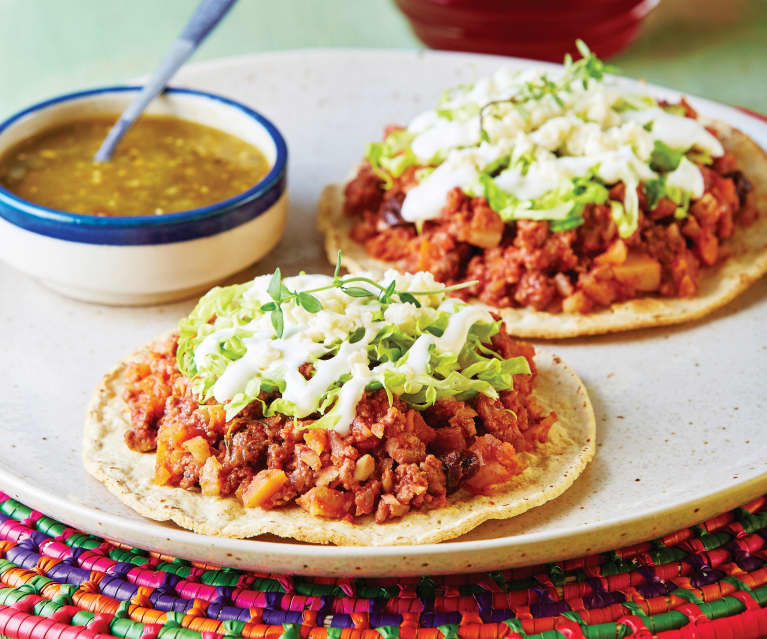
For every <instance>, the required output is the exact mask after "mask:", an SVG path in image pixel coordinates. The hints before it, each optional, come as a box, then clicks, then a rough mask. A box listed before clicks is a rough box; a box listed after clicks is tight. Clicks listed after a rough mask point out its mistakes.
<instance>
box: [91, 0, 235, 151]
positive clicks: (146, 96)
mask: <svg viewBox="0 0 767 639" xmlns="http://www.w3.org/2000/svg"><path fill="white" fill-rule="evenodd" d="M236 1H237V0H201V2H200V4H199V5H197V9H195V12H194V14H193V15H192V17H191V18H190V19H189V22H188V23H187V25H186V27H184V30H183V31H182V32H181V35H179V37H178V38H176V41H175V42H174V43H173V46H172V47H171V48H170V51H168V53H167V55H166V56H165V58H164V59H163V61H162V62H161V63H160V65H159V66H158V67H157V69H156V70H155V72H154V74H152V77H151V78H149V81H148V82H147V83H146V84H145V85H144V87H143V88H142V89H141V91H140V92H139V94H138V95H137V96H136V97H135V99H134V100H133V102H131V103H130V104H129V105H128V108H127V109H125V111H123V113H122V115H121V116H120V119H119V120H118V121H117V122H115V124H114V126H113V127H112V128H111V129H110V130H109V133H108V134H107V137H106V138H105V139H104V142H102V144H101V147H100V148H99V150H98V151H97V152H96V155H95V156H94V158H93V159H94V161H95V162H107V161H108V160H109V159H110V158H111V157H112V153H114V150H115V147H116V146H117V145H118V144H119V143H120V140H122V138H123V136H124V135H125V134H126V133H127V132H128V129H129V128H130V127H131V126H132V125H133V123H134V122H135V121H136V119H137V118H138V116H139V115H141V113H142V112H143V110H144V109H145V108H146V106H147V105H148V104H149V103H150V102H151V101H152V100H154V99H155V98H156V97H157V96H158V95H159V94H160V93H162V91H163V90H164V89H165V85H166V84H167V83H168V81H169V80H170V79H171V77H173V74H174V73H176V71H178V69H179V68H180V67H181V65H182V64H184V62H186V61H187V60H188V59H189V56H191V55H192V54H193V53H194V52H195V51H196V50H197V47H199V46H200V44H202V41H203V40H205V38H206V37H207V36H208V34H209V33H210V32H211V31H212V30H213V29H214V27H215V26H216V25H217V24H218V23H219V22H220V21H221V18H223V17H224V16H225V15H226V13H227V11H229V9H231V7H232V5H233V4H234V3H235V2H236Z"/></svg>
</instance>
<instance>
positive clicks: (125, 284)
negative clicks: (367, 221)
mask: <svg viewBox="0 0 767 639" xmlns="http://www.w3.org/2000/svg"><path fill="white" fill-rule="evenodd" d="M139 89H140V87H129V86H121V87H109V88H102V89H94V90H91V91H82V92H79V93H71V94H68V95H63V96H60V97H57V98H54V99H51V100H47V101H45V102H41V103H39V104H36V105H34V106H31V107H29V108H28V109H25V110H24V111H21V112H20V113H17V114H16V115H14V116H12V117H11V118H9V119H8V120H6V121H5V122H3V123H2V124H0V154H2V153H3V152H4V151H6V150H7V149H8V148H9V147H11V146H13V145H14V144H16V143H17V142H19V141H21V140H22V139H24V138H26V137H29V136H30V135H33V134H35V133H37V132H39V131H41V130H43V129H47V128H49V127H52V126H55V125H57V124H61V123H64V122H67V121H71V120H75V119H79V118H88V117H97V116H104V115H117V114H119V113H120V112H122V111H123V109H124V108H125V107H126V106H127V105H128V103H129V102H130V101H131V100H132V98H133V97H134V96H135V95H136V92H137V91H138V90H139ZM147 113H150V114H155V115H173V116H176V117H179V118H182V119H186V120H191V121H194V122H198V123H200V124H205V125H208V126H211V127H214V128H217V129H220V130H222V131H225V132H226V133H230V134H232V135H235V136H237V137H239V138H241V139H242V140H244V141H246V142H249V143H251V144H254V145H255V146H257V147H258V148H259V149H260V150H261V151H262V152H263V153H264V155H265V156H266V158H267V160H269V163H270V165H271V170H270V171H269V173H268V174H267V175H266V177H264V178H263V179H262V180H261V181H260V182H258V183H257V184H255V185H253V187H252V188H250V189H248V190H247V191H245V192H244V193H241V194H239V195H237V196H235V197H233V198H230V199H228V200H224V201H222V202H219V203H217V204H212V205H210V206H206V207H203V208H199V209H194V210H190V211H182V212H180V213H171V214H166V215H145V216H135V217H98V216H93V215H77V214H74V213H68V212H66V211H59V210H54V209H50V208H46V207H43V206H40V205H37V204H34V203H32V202H29V201H26V200H23V199H21V198H19V197H18V196H16V195H14V194H13V193H11V192H10V191H8V190H6V189H4V188H2V187H0V257H2V259H4V260H5V261H6V262H8V263H9V264H10V265H11V266H14V267H16V268H17V269H18V270H20V271H24V272H25V273H27V274H29V275H31V276H32V277H34V278H36V279H38V280H40V281H41V282H42V283H44V284H46V285H47V286H49V287H51V288H53V289H55V290H57V291H59V292H61V293H63V294H65V295H68V296H70V297H74V298H78V299H81V300H86V301H90V302H101V303H106V304H120V305H133V304H152V303H158V302H166V301H170V300H173V299H180V298H183V297H187V296H191V295H193V294H195V293H198V292H200V291H202V290H204V289H207V288H209V287H210V286H211V285H213V284H214V283H215V282H217V281H219V280H221V279H223V278H225V277H227V276H229V275H232V274H233V273H236V272H237V271H240V270H242V269H244V268H245V267H247V266H249V265H250V264H252V263H254V262H255V261H257V260H258V259H259V258H261V257H262V256H263V255H265V254H266V253H267V252H268V251H270V250H271V249H272V248H273V247H274V246H275V245H276V244H277V242H278V241H279V240H280V238H281V236H282V233H283V230H284V226H285V219H286V212H287V194H286V179H285V176H286V168H287V157H288V152H287V146H286V144H285V140H284V138H283V137H282V135H281V134H280V132H279V131H278V130H277V128H276V127H275V126H274V125H273V124H272V123H271V122H270V121H269V120H267V119H266V118H265V117H264V116H262V115H260V114H259V113H257V112H256V111H254V110H252V109H251V108H249V107H247V106H245V105H244V104H240V103H238V102H235V101H234V100H230V99H228V98H225V97H222V96H219V95H214V94H212V93H205V92H203V91H195V90H191V89H180V88H171V89H168V90H167V91H166V92H165V93H164V94H163V95H162V96H161V97H159V98H157V99H156V100H154V101H153V102H152V104H151V105H150V106H149V108H148V109H147Z"/></svg>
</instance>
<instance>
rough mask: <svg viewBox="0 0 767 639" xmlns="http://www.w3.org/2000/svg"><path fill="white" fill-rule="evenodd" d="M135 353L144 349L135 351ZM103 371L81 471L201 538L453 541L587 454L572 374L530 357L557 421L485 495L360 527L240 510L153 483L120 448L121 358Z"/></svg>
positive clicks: (586, 431) (547, 486)
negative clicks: (502, 483)
mask: <svg viewBox="0 0 767 639" xmlns="http://www.w3.org/2000/svg"><path fill="white" fill-rule="evenodd" d="M142 350H143V349H142ZM140 354H141V350H140V351H137V352H136V353H134V354H133V355H131V356H130V357H129V358H126V360H123V361H122V362H121V363H119V364H118V365H117V366H116V367H115V368H114V369H113V370H112V371H111V372H110V373H108V374H107V375H106V376H105V377H104V379H103V380H102V382H101V384H100V385H99V387H98V389H97V390H96V393H95V395H94V397H93V399H92V401H91V404H90V406H89V408H88V414H87V417H86V422H85V437H84V442H83V461H84V463H85V468H86V469H87V470H88V472H90V473H91V474H92V475H93V476H94V477H96V479H98V480H99V481H101V482H102V483H103V484H104V485H105V486H106V487H107V489H108V490H109V491H110V492H112V493H113V494H114V495H115V496H116V497H117V498H118V499H120V501H122V502H124V503H125V504H127V505H128V506H130V507H131V508H133V509H134V510H135V511H137V512H138V513H140V514H142V515H144V516H146V517H150V518H152V519H157V520H159V521H166V520H172V521H174V522H175V523H177V524H178V525H179V526H182V527H184V528H189V529H191V530H193V531H195V532H198V533H202V534H205V535H219V536H224V537H253V536H255V535H261V534H264V533H272V534H275V535H279V536H280V537H293V538H294V539H299V540H301V541H307V542H314V543H320V544H328V543H334V544H339V545H359V546H362V545H374V546H382V545H395V544H397V545H399V544H425V543H431V542H438V541H442V540H444V539H450V538H453V537H458V536H459V535H462V534H463V533H465V532H468V531H469V530H471V529H472V528H475V527H476V526H478V525H479V524H481V523H482V522H483V521H486V520H487V519H505V518H508V517H513V516H514V515H519V514H521V513H523V512H525V511H526V510H529V509H530V508H533V507H535V506H540V505H541V504H543V503H545V502H547V501H549V500H551V499H554V498H555V497H557V496H559V495H560V494H561V493H562V492H564V491H565V490H566V489H567V488H568V487H569V486H570V485H571V484H572V483H573V482H574V481H575V479H576V478H577V477H578V475H580V474H581V472H582V471H583V469H584V468H585V467H586V464H588V462H589V461H590V460H591V459H592V457H593V456H594V450H595V440H596V422H595V419H594V411H593V409H592V407H591V401H590V400H589V397H588V395H587V393H586V389H585V388H584V386H583V384H582V383H581V381H580V380H579V379H578V377H577V376H576V375H575V373H574V372H573V371H572V370H571V369H570V368H569V367H568V366H567V365H566V364H564V363H563V362H562V361H561V360H560V359H559V358H558V357H556V356H552V355H549V354H539V355H537V356H536V360H535V361H536V364H537V366H538V370H539V375H538V377H537V378H536V388H535V397H536V399H537V400H538V401H539V402H540V403H541V404H542V405H543V406H544V407H545V408H547V409H549V410H555V411H556V412H557V415H558V416H559V420H558V421H557V423H556V424H555V425H554V426H553V427H552V429H551V431H550V435H549V441H548V442H547V443H546V444H545V445H544V446H542V447H540V448H539V449H538V450H537V451H536V453H535V454H528V453H526V454H525V457H526V459H527V461H528V463H529V466H528V468H527V469H526V470H525V471H524V472H523V473H522V474H521V475H519V476H517V477H516V478H515V479H514V480H513V481H512V482H510V483H509V484H508V485H507V487H506V488H505V489H504V490H502V491H501V492H499V493H495V494H493V495H492V496H490V497H485V496H475V495H472V494H470V493H468V492H467V491H464V490H460V491H458V492H457V493H455V494H453V495H451V496H450V497H449V498H448V505H447V506H445V507H444V508H439V509H437V510H432V511H428V512H419V511H416V512H411V513H408V514H407V515H406V516H405V517H403V518H402V519H399V520H394V521H391V522H387V523H385V524H377V523H375V521H374V519H373V517H372V516H370V515H369V516H367V517H365V518H363V519H361V520H358V521H359V523H349V522H347V521H334V520H326V519H321V518H318V517H314V516H312V515H310V514H309V513H307V512H306V511H304V510H303V509H301V508H300V507H298V506H296V505H292V506H289V507H285V508H279V509H275V510H263V509H261V508H245V507H243V506H242V505H241V504H240V502H239V501H237V500H236V499H234V498H220V497H206V496H203V495H201V494H200V493H198V492H191V491H188V490H184V489H183V488H174V487H169V486H158V485H157V484H155V483H154V481H153V477H154V462H155V455H154V453H138V452H136V451H133V450H131V449H129V448H128V447H127V445H126V444H125V441H124V439H123V436H124V434H125V431H126V429H127V428H128V426H129V424H130V415H129V412H128V406H127V404H126V403H125V402H124V401H123V399H122V395H123V391H124V390H125V385H126V368H127V364H128V361H130V360H132V359H134V358H135V357H136V356H139V355H140Z"/></svg>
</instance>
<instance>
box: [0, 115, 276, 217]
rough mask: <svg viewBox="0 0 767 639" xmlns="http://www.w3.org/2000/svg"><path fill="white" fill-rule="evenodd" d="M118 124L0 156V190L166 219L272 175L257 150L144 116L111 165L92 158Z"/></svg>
mask: <svg viewBox="0 0 767 639" xmlns="http://www.w3.org/2000/svg"><path fill="white" fill-rule="evenodd" d="M115 119H116V116H115V117H114V118H110V117H95V118H90V119H84V120H75V121H72V122H68V123H66V124H62V125H59V126H56V127H54V128H51V129H47V130H45V131H42V132H41V133H38V134H36V135H33V136H31V137H29V138H27V139H25V140H22V141H21V142H19V143H18V144H16V145H15V146H13V147H11V148H10V149H9V150H8V151H7V152H6V153H5V154H3V156H2V157H0V185H2V186H3V187H4V188H6V189H8V190H9V191H11V192H12V193H14V194H16V195H17V196H19V197H21V198H23V199H25V200H28V201H30V202H34V203H35V204H39V205H42V206H46V207H48V208H52V209H59V210H63V211H69V212H71V213H80V214H85V215H101V216H110V217H111V216H135V215H162V214H165V213H176V212H179V211H187V210H190V209H196V208H200V207H203V206H208V205H210V204H215V203H216V202H221V201H223V200H226V199H229V198H231V197H234V196H236V195H239V194H240V193H242V192H243V191H246V190H248V189H249V188H251V187H252V186H254V185H255V184H256V183H257V182H259V181H260V180H261V179H262V178H263V177H264V176H265V175H266V174H267V173H268V172H269V169H270V165H269V162H268V160H267V159H266V157H264V154H263V153H262V152H261V151H260V150H259V149H258V148H256V147H255V146H253V145H251V144H248V143H247V142H245V141H243V140H241V139H240V138H237V137H235V136H233V135H230V134H228V133H224V132H223V131H219V130H218V129H214V128H212V127H209V126H205V125H202V124H197V123H195V122H190V121H188V120H182V119H180V118H174V117H171V116H156V115H155V116H146V115H145V116H142V117H141V118H139V120H138V121H137V122H136V123H135V124H134V125H133V126H132V127H131V129H130V130H129V131H128V133H127V134H126V135H125V137H124V138H123V140H122V142H121V143H120V144H119V146H118V147H117V150H116V151H115V153H114V155H113V156H112V159H111V160H110V161H109V162H103V163H96V162H94V161H93V156H94V154H95V153H96V151H97V150H98V148H99V146H100V145H101V142H102V141H103V140H104V137H105V136H106V134H107V132H108V131H109V129H110V128H111V126H112V125H113V124H114V121H115Z"/></svg>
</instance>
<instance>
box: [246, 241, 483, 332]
mask: <svg viewBox="0 0 767 639" xmlns="http://www.w3.org/2000/svg"><path fill="white" fill-rule="evenodd" d="M340 273H341V251H338V256H337V257H336V268H335V270H334V272H333V281H332V282H331V283H330V284H327V285H326V286H318V287H316V288H312V289H309V290H306V291H293V290H290V289H289V288H288V287H287V286H285V283H284V281H283V280H282V273H281V272H280V269H279V268H276V269H274V273H273V274H272V277H271V279H270V280H269V286H268V287H267V289H266V292H267V294H268V295H269V297H271V298H272V301H271V302H266V303H265V304H263V305H262V306H261V310H262V311H264V312H268V313H269V314H270V319H271V322H272V326H273V327H274V332H275V333H276V334H277V337H278V338H280V337H282V335H283V333H284V332H285V316H284V313H283V309H282V305H283V304H286V303H288V302H295V303H296V304H298V305H299V306H300V307H301V308H303V309H304V310H305V311H307V312H309V313H319V312H320V311H321V310H322V308H323V307H322V302H320V300H319V299H318V298H317V297H316V296H315V295H314V293H319V292H320V291H327V290H329V289H332V288H337V289H339V290H341V291H343V292H344V293H346V294H347V295H349V296H350V297H359V298H362V297H369V298H375V299H377V300H378V301H379V302H380V303H381V304H382V305H384V306H385V305H387V304H389V303H391V302H392V301H394V300H399V301H400V302H402V303H403V304H414V305H415V306H417V307H419V308H420V306H421V303H420V302H419V301H418V296H421V295H436V294H439V293H449V292H451V291H458V290H460V289H462V288H467V287H469V286H474V285H475V284H476V283H477V281H476V280H471V281H468V282H461V283H460V284H453V285H452V286H446V287H444V288H440V289H435V290H431V291H399V290H397V288H396V286H397V282H396V281H395V280H392V281H391V282H389V284H388V285H386V286H382V285H381V284H380V283H378V282H376V281H375V280H372V279H370V278H369V277H364V276H362V275H352V276H348V277H341V276H340ZM355 283H360V284H363V283H364V284H368V285H369V286H372V287H373V288H374V289H375V290H370V289H369V288H365V287H363V286H353V284H355Z"/></svg>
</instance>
